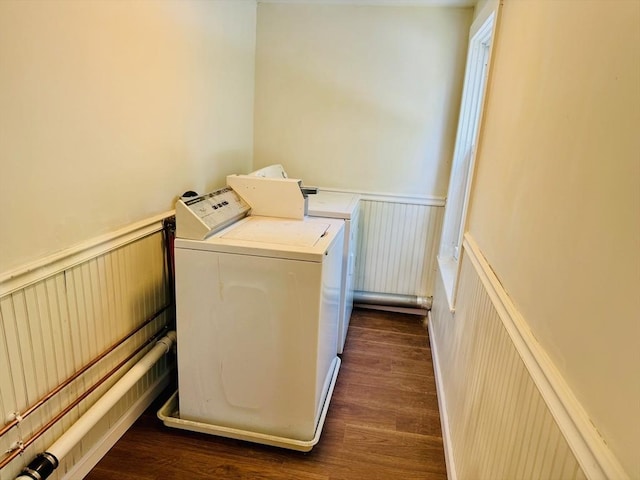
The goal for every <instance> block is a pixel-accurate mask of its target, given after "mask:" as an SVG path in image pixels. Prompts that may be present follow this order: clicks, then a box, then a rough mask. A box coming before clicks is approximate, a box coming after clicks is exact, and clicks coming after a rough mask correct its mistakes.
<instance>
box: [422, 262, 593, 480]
mask: <svg viewBox="0 0 640 480" xmlns="http://www.w3.org/2000/svg"><path fill="white" fill-rule="evenodd" d="M431 318H432V320H431V325H430V331H431V336H430V338H431V341H432V343H433V350H434V356H437V360H436V361H435V362H434V364H437V367H438V377H439V382H438V388H439V390H442V392H440V391H439V394H440V393H442V396H443V397H444V398H445V399H446V400H445V402H446V403H444V404H443V405H441V409H443V410H446V418H447V422H448V429H449V431H448V432H447V433H446V434H445V437H446V438H447V442H448V443H449V445H447V449H448V451H449V452H450V456H451V457H452V458H449V459H448V460H449V465H448V468H449V475H450V478H456V479H458V480H466V479H473V480H479V479H496V478H500V479H507V478H508V479H523V478H532V479H537V478H540V479H542V478H545V479H578V478H586V477H585V474H584V472H583V471H582V469H581V467H580V464H579V462H578V460H577V458H576V457H575V456H574V454H573V452H572V450H571V449H570V447H569V444H568V442H567V440H566V439H565V437H564V435H563V433H562V432H561V430H560V428H559V427H558V425H557V423H556V421H555V420H554V417H553V415H552V414H551V411H550V410H549V408H548V407H547V404H546V402H545V400H544V398H543V397H542V394H541V393H540V391H539V390H538V388H537V387H536V384H535V382H534V381H533V379H532V378H531V376H530V374H529V371H528V370H527V368H526V366H525V363H524V361H523V360H522V358H521V357H520V355H519V353H518V351H517V349H516V348H515V346H514V344H513V342H512V340H511V338H510V336H509V334H508V332H507V330H506V329H505V327H504V325H503V322H502V320H501V318H500V316H499V315H498V312H497V310H496V308H495V306H494V305H493V302H492V300H491V298H490V296H489V294H488V293H487V291H486V290H485V288H484V285H483V284H482V281H481V279H480V277H479V276H478V274H477V272H476V271H475V269H474V266H473V265H472V263H471V261H470V260H469V258H468V255H467V253H466V251H465V254H464V255H463V258H462V270H461V273H460V289H459V292H458V302H457V307H456V311H455V314H452V313H451V311H450V310H449V308H448V302H447V298H446V294H445V291H444V286H443V285H442V281H441V280H438V282H437V286H436V293H435V298H434V305H433V311H432V317H431Z"/></svg>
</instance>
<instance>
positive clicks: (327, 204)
mask: <svg viewBox="0 0 640 480" xmlns="http://www.w3.org/2000/svg"><path fill="white" fill-rule="evenodd" d="M308 201H309V205H308V215H310V216H313V217H323V218H339V219H342V220H344V222H345V230H344V238H345V241H344V250H343V254H342V278H341V281H340V320H339V323H338V353H342V352H343V350H344V344H345V341H346V339H347V331H348V329H349V321H350V320H351V312H352V311H353V291H354V288H355V263H356V252H357V250H358V232H359V230H360V228H359V224H360V195H358V194H354V193H342V192H327V191H323V190H319V191H318V193H317V194H315V195H309V199H308Z"/></svg>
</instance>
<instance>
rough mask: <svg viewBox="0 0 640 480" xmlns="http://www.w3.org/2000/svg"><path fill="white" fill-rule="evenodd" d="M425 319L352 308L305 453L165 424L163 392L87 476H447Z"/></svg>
mask: <svg viewBox="0 0 640 480" xmlns="http://www.w3.org/2000/svg"><path fill="white" fill-rule="evenodd" d="M421 320H422V318H421V317H418V316H414V315H407V314H398V313H388V312H381V311H374V310H362V309H356V310H355V311H354V313H353V316H352V319H351V327H350V329H349V336H348V338H347V343H346V346H345V351H344V354H343V355H342V366H341V369H340V374H339V376H338V381H337V384H336V387H335V391H334V394H333V398H332V400H331V404H330V408H329V412H328V415H327V420H326V423H325V426H324V430H323V432H322V437H321V438H320V443H318V445H316V446H315V447H314V449H313V450H311V452H308V453H301V452H295V451H289V450H284V449H279V448H275V447H268V446H264V445H257V444H252V443H247V442H242V441H238V440H231V439H226V438H220V437H214V436H209V435H205V434H198V433H195V432H188V431H182V430H177V429H173V428H168V427H165V426H163V425H162V423H161V422H160V420H158V419H157V417H156V411H157V409H158V408H159V406H160V405H161V404H162V403H163V402H164V401H165V400H166V398H168V395H169V394H170V393H171V392H166V395H163V398H160V399H159V400H158V401H157V402H156V403H155V404H154V405H152V407H150V408H149V409H148V410H147V411H146V412H145V413H144V414H143V415H142V416H141V417H140V418H139V419H138V421H137V422H136V423H135V424H134V425H133V427H131V429H130V430H129V431H128V432H127V433H126V434H125V435H124V436H123V437H122V438H121V439H120V441H119V442H118V443H117V444H116V445H115V446H114V447H113V448H112V449H111V450H110V451H109V453H108V454H107V455H106V456H105V457H104V458H103V459H102V460H101V461H100V462H99V463H98V465H96V467H95V468H94V469H93V470H92V471H91V472H90V474H89V475H88V476H87V477H86V478H87V479H88V480H103V479H120V480H133V479H137V480H165V479H176V480H180V479H247V480H249V479H251V480H257V479H261V480H267V479H296V480H298V479H299V480H360V479H362V480H365V479H366V480H387V479H389V480H391V479H402V480H409V479H415V480H417V479H438V480H444V479H446V469H445V460H444V450H443V445H442V437H441V430H440V417H439V413H438V401H437V398H436V390H435V381H434V376H433V366H432V363H431V351H430V349H429V342H428V337H427V331H426V329H425V328H424V327H423V326H422V323H421Z"/></svg>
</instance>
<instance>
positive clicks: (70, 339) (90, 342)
mask: <svg viewBox="0 0 640 480" xmlns="http://www.w3.org/2000/svg"><path fill="white" fill-rule="evenodd" d="M165 216H167V215H162V216H158V217H154V218H151V219H148V220H146V221H144V222H140V223H137V224H135V225H132V226H130V227H128V228H125V229H122V230H120V231H117V232H114V233H113V234H110V235H107V236H105V237H102V238H99V239H96V240H95V241H91V242H87V243H86V244H84V245H81V246H78V247H76V248H74V249H71V250H69V251H66V252H61V253H60V254H58V255H55V256H53V257H49V258H46V259H43V260H42V261H41V262H38V263H34V264H32V265H29V266H26V267H25V268H23V269H21V270H20V271H14V272H10V273H9V274H6V275H4V276H3V277H2V278H1V279H0V295H1V296H0V412H1V413H2V415H3V418H4V420H3V422H1V424H0V427H2V426H4V425H6V424H7V423H8V422H10V417H11V415H12V414H14V413H16V412H17V413H18V414H21V415H24V412H25V411H27V410H28V409H29V408H30V407H31V406H33V405H35V404H37V403H38V402H39V401H40V400H41V399H42V398H43V397H45V396H46V395H48V394H49V393H50V392H53V391H54V390H55V389H56V387H57V386H58V385H59V384H61V383H63V382H65V380H67V379H70V378H71V377H72V376H74V374H77V373H76V372H82V373H81V374H80V375H78V376H77V378H76V379H75V380H73V381H71V382H70V383H69V384H68V385H67V386H66V387H64V388H62V389H60V391H58V392H57V393H55V394H54V395H53V396H52V397H51V398H50V399H49V400H48V401H46V402H45V403H43V404H42V405H41V406H39V407H38V408H36V409H35V410H34V411H33V413H32V414H30V415H28V416H25V418H24V419H22V421H20V422H19V423H18V424H17V425H16V426H14V427H13V428H11V429H10V430H8V431H7V432H6V433H4V435H2V437H0V451H1V452H2V453H1V454H0V460H2V459H7V458H8V455H9V454H7V453H5V452H7V451H9V450H12V449H14V447H16V446H18V445H19V444H20V442H23V443H26V442H27V441H28V440H29V439H30V438H31V437H32V436H33V434H34V433H35V432H37V431H38V430H39V429H41V428H42V427H43V426H44V425H46V424H47V423H48V422H50V421H51V420H52V419H53V418H54V417H55V416H56V415H58V414H59V413H60V412H62V411H63V410H64V409H65V408H66V407H67V406H68V405H70V404H71V403H72V402H74V401H75V400H76V399H78V398H80V397H81V396H82V395H83V394H85V393H86V392H87V391H89V390H90V389H91V388H92V387H93V386H94V385H95V384H96V383H97V382H98V381H99V379H101V378H102V377H104V376H105V375H106V374H107V373H108V372H110V371H111V370H112V369H114V367H116V366H117V365H118V364H119V363H122V362H124V361H125V360H126V359H127V357H129V356H131V354H132V353H133V352H135V351H136V350H137V349H139V348H140V347H142V346H144V345H145V343H146V342H147V341H148V340H149V339H150V338H151V337H153V335H154V334H155V333H156V332H158V331H160V330H162V328H163V327H164V326H165V325H166V324H167V323H168V322H170V320H171V317H172V315H173V313H172V306H171V305H170V303H171V295H170V290H169V288H168V284H169V282H168V271H167V262H166V259H165V248H164V245H165V240H164V235H163V230H162V220H163V218H164V217H165ZM138 327H141V328H139V329H138ZM136 329H138V330H137V331H136ZM133 332H135V333H133ZM125 338H126V340H125V341H124V342H122V344H121V345H119V346H118V347H117V348H114V349H113V350H111V351H110V352H109V353H108V354H107V355H105V356H104V357H103V358H102V359H100V360H99V361H97V362H96V363H94V364H93V365H91V363H92V362H93V361H94V359H96V358H98V357H99V356H100V355H101V354H103V353H105V352H107V351H109V350H110V349H111V347H112V346H114V345H115V344H116V343H118V342H119V341H120V340H121V339H125ZM151 346H153V342H152V343H151V344H150V345H149V346H148V347H146V348H142V349H141V350H140V352H139V353H137V354H136V355H134V356H132V358H131V359H130V360H128V361H126V363H124V365H123V366H122V368H120V369H119V370H118V371H117V372H116V373H115V374H114V375H113V376H112V377H111V378H110V379H109V380H107V381H105V382H104V383H102V384H101V385H100V386H99V387H98V388H96V389H95V390H94V391H93V392H92V393H90V394H89V395H88V396H86V398H84V399H83V400H82V401H81V402H79V403H78V405H77V406H75V407H73V408H72V409H71V410H70V411H69V412H68V413H67V414H66V415H64V416H63V417H62V418H61V419H60V420H59V421H57V422H56V423H55V424H53V426H52V427H51V428H49V429H48V430H47V431H46V432H45V433H44V434H43V435H42V436H40V437H39V438H38V439H37V440H35V441H33V442H32V443H31V444H30V445H28V446H27V447H26V448H25V449H24V452H23V454H22V455H19V456H17V457H16V458H15V459H13V460H11V461H10V462H9V463H7V465H6V466H5V467H4V468H3V469H2V470H0V480H10V479H13V478H15V476H16V475H17V474H18V473H19V472H20V471H21V469H22V468H23V467H24V466H25V465H26V464H28V463H29V462H30V461H31V460H32V459H33V458H34V457H35V456H36V455H37V454H38V453H40V452H42V451H45V450H46V448H47V447H48V446H49V445H51V444H52V443H53V442H54V441H55V440H56V439H57V438H59V437H60V436H61V435H62V433H63V432H64V431H65V430H67V429H68V428H69V427H70V426H71V425H72V424H73V423H74V422H75V421H76V420H77V419H78V418H79V417H80V416H81V415H82V414H83V413H84V412H85V411H87V409H88V408H89V407H91V405H92V404H93V403H95V401H96V400H97V399H99V398H100V396H101V395H102V394H103V393H104V392H105V391H106V390H107V389H108V388H109V387H110V386H111V385H113V384H114V383H115V382H116V381H117V380H118V378H120V377H121V376H122V375H123V374H124V373H125V372H126V371H127V370H128V367H129V366H130V365H132V364H133V363H135V362H136V361H137V360H139V359H140V358H141V357H142V356H143V355H144V354H145V353H146V351H147V350H148V348H151ZM88 365H91V366H90V368H86V367H87V366H88ZM170 367H171V365H170V363H169V360H166V359H164V358H163V359H161V360H160V361H159V362H158V363H157V364H156V365H155V366H154V367H153V368H152V369H151V370H150V371H149V372H148V373H147V374H146V375H145V376H144V377H143V378H142V379H141V380H140V381H139V382H138V383H137V384H136V386H135V387H133V388H132V389H131V390H130V391H129V393H128V394H126V395H125V397H124V398H122V400H120V401H119V403H118V404H116V406H115V407H113V409H112V410H111V411H110V413H109V414H108V415H106V416H105V417H104V418H103V419H102V420H101V421H100V422H99V423H98V424H97V425H96V426H95V427H94V428H93V430H92V431H91V432H90V433H89V434H88V435H87V436H85V438H84V439H83V440H82V441H81V442H80V443H79V444H78V445H76V447H75V448H74V449H73V450H72V451H71V452H70V453H69V455H67V456H66V457H65V458H63V459H62V460H61V463H60V466H59V467H58V469H57V470H55V471H54V473H53V474H52V476H51V477H49V478H52V479H62V478H68V479H72V478H73V479H77V478H82V477H83V476H84V474H86V473H87V472H88V471H89V470H90V469H91V468H92V467H93V465H94V464H95V463H96V462H97V461H98V460H99V459H100V457H101V456H102V455H103V454H104V453H105V452H106V451H107V450H108V449H109V448H110V447H111V446H112V445H113V444H114V443H115V441H116V440H117V438H119V436H120V435H122V434H123V433H124V432H125V431H126V429H127V428H128V426H129V425H131V423H132V422H133V421H135V419H136V418H137V416H138V415H139V414H140V413H141V412H142V411H143V410H144V409H145V408H146V406H147V405H148V404H149V403H150V402H151V401H152V400H153V398H155V396H156V395H157V394H158V393H159V391H160V390H161V389H162V388H164V386H165V385H166V384H167V383H168V375H167V374H168V372H169V370H170ZM85 368H86V370H85V371H83V369H85Z"/></svg>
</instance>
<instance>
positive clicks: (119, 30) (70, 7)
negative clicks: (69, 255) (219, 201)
mask: <svg viewBox="0 0 640 480" xmlns="http://www.w3.org/2000/svg"><path fill="white" fill-rule="evenodd" d="M255 23H256V5H255V2H252V1H251V2H249V1H221V2H195V1H184V2H181V1H170V2H71V1H59V0H52V1H47V2H23V1H13V0H8V1H3V2H0V70H1V71H2V75H0V204H1V205H2V209H0V225H2V235H0V273H1V272H5V271H7V270H11V269H12V268H15V267H17V266H18V265H22V264H24V263H27V262H29V261H31V260H33V259H36V258H40V257H42V256H45V255H47V254H50V253H53V252H56V251H58V250H61V249H65V248H68V247H70V246H72V245H74V244H77V243H80V242H82V241H84V240H86V239H88V238H91V237H94V236H96V235H100V234H102V233H106V232H111V231H113V230H115V229H117V228H118V227H121V226H123V225H127V224H130V223H132V222H134V221H136V220H139V219H142V218H145V217H148V216H150V215H153V214H157V213H159V212H162V211H166V210H169V209H171V208H173V202H174V199H175V197H176V195H178V194H180V193H182V192H183V191H184V190H186V189H197V190H200V191H202V190H207V189H212V188H215V187H218V186H222V185H224V179H225V176H226V175H227V174H229V173H234V172H237V171H242V170H248V169H249V168H250V167H251V163H252V152H253V131H252V125H253V91H254V58H255Z"/></svg>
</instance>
